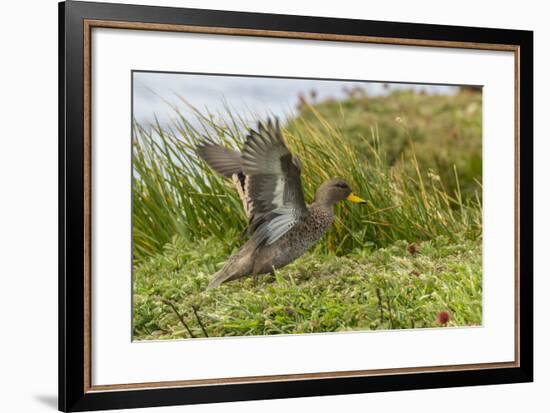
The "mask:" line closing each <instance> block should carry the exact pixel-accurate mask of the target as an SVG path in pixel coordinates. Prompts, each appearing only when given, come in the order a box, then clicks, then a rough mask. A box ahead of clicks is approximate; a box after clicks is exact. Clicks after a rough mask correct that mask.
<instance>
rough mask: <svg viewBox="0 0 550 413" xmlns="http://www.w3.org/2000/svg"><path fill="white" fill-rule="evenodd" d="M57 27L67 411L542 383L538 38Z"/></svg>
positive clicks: (75, 11)
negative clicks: (537, 263) (536, 205)
mask: <svg viewBox="0 0 550 413" xmlns="http://www.w3.org/2000/svg"><path fill="white" fill-rule="evenodd" d="M59 17H60V18H59V24H60V28H59V33H60V36H59V48H60V61H59V62H60V65H59V67H60V71H59V84H60V93H59V97H60V99H59V100H60V110H59V125H60V132H59V153H60V174H59V177H60V178H59V179H60V211H59V213H60V229H59V231H60V261H59V262H60V273H59V292H60V293H59V297H60V302H59V306H60V311H59V395H60V397H59V409H60V410H62V411H83V410H98V409H110V408H131V407H147V406H163V405H174V404H191V403H214V402H224V401H236V400H252V399H269V398H288V397H303V396H316V395H333V394H348V393H361V392H379V391H393V390H406V389H424V388H435V387H451V386H468V385H482V384H497V383H514V382H527V381H532V379H533V342H532V339H533V337H532V336H533V333H532V331H533V330H532V329H533V315H532V300H533V298H532V293H533V287H532V280H533V278H532V277H533V272H532V254H533V252H532V251H533V250H532V232H533V223H532V208H533V204H532V186H533V184H532V150H533V146H532V145H533V119H532V117H533V107H532V98H533V66H532V64H533V33H532V32H529V31H517V30H504V29H486V28H472V27H452V26H439V25H427V24H410V23H394V22H379V21H363V20H347V19H332V18H318V17H305V16H289V15H270V14H256V13H240V12H226V11H223V12H222V11H214V10H198V9H179V8H164V7H149V6H135V5H119V4H101V3H88V2H74V1H70V2H65V3H60V5H59Z"/></svg>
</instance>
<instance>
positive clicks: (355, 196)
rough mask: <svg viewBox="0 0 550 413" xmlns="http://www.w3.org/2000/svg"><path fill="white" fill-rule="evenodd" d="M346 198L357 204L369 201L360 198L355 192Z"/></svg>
mask: <svg viewBox="0 0 550 413" xmlns="http://www.w3.org/2000/svg"><path fill="white" fill-rule="evenodd" d="M346 199H347V200H348V201H351V202H353V203H355V204H366V203H367V201H365V200H364V199H363V198H359V197H358V196H357V195H355V194H354V193H351V194H349V195H348V197H347V198H346Z"/></svg>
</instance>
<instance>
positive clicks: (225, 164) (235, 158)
mask: <svg viewBox="0 0 550 413" xmlns="http://www.w3.org/2000/svg"><path fill="white" fill-rule="evenodd" d="M197 153H198V154H199V156H200V157H201V158H202V159H204V161H205V162H206V163H207V164H208V166H210V168H212V169H213V170H215V171H216V172H217V173H219V174H220V175H222V176H225V177H226V178H231V177H232V176H233V175H236V174H238V173H239V172H242V170H243V168H242V165H241V154H240V153H239V152H237V151H234V150H232V149H228V148H226V147H224V146H221V145H220V144H218V143H214V142H211V141H209V140H206V139H205V140H204V141H202V142H201V144H200V145H198V146H197Z"/></svg>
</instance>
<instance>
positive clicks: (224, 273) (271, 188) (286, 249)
mask: <svg viewBox="0 0 550 413" xmlns="http://www.w3.org/2000/svg"><path fill="white" fill-rule="evenodd" d="M196 152H197V154H198V156H199V157H200V158H202V159H203V160H204V161H205V162H206V164H207V165H208V166H209V167H210V168H211V169H212V170H214V171H215V172H216V173H217V174H219V175H221V176H222V177H224V178H227V179H229V180H231V181H233V183H234V186H235V187H236V189H237V192H238V194H239V196H240V198H241V201H242V203H243V208H244V211H245V214H246V217H247V219H248V226H247V229H246V232H245V234H246V235H248V240H247V241H246V242H245V243H244V244H243V245H242V247H241V248H239V249H238V250H237V251H236V252H235V253H234V254H233V255H231V256H230V257H229V258H228V259H227V261H226V262H225V263H224V265H223V266H222V268H221V269H220V270H219V271H218V272H216V273H215V274H214V275H213V277H212V280H211V281H210V284H209V285H208V288H215V287H218V286H220V285H221V284H223V283H226V282H228V281H233V280H236V279H239V278H241V277H246V276H259V275H263V274H270V273H271V274H273V273H274V271H275V270H276V269H278V268H282V267H284V266H286V265H288V264H290V263H291V262H293V261H295V260H296V259H297V258H299V257H301V256H302V255H303V254H305V253H306V252H307V251H308V250H309V249H310V248H311V247H312V246H313V245H315V244H316V243H317V242H318V241H319V240H320V239H321V238H322V236H323V235H324V234H325V233H326V232H327V231H328V230H329V228H330V227H331V225H332V222H333V220H334V212H333V206H334V205H335V204H336V203H337V202H340V201H344V200H347V201H350V202H352V203H357V204H367V201H365V200H364V199H362V198H360V197H359V196H357V195H355V194H354V193H353V192H352V190H351V187H350V185H349V184H348V183H347V182H346V181H345V180H343V179H340V178H333V179H329V180H327V181H325V182H323V183H322V184H321V185H320V186H319V187H318V189H317V191H316V193H315V196H314V198H313V202H311V203H310V204H309V205H307V204H306V202H305V199H304V192H303V188H302V180H301V163H300V160H299V159H298V158H297V157H296V156H294V155H293V154H292V153H291V151H290V150H289V148H288V146H287V144H286V142H285V140H284V138H283V134H282V132H281V128H280V125H279V120H278V119H277V118H275V119H274V120H272V119H271V118H270V119H268V120H267V122H262V121H259V122H258V123H257V127H256V128H255V129H253V128H250V129H249V130H248V133H247V135H246V137H245V140H244V145H243V147H242V150H241V152H238V151H236V150H233V149H229V148H227V147H225V146H223V145H221V144H219V143H216V142H214V141H212V140H210V139H208V138H204V139H203V140H202V141H201V142H200V143H199V144H198V145H197V147H196Z"/></svg>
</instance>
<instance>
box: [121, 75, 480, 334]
mask: <svg viewBox="0 0 550 413" xmlns="http://www.w3.org/2000/svg"><path fill="white" fill-rule="evenodd" d="M482 96H483V93H482V87H481V86H477V85H440V84H408V83H397V82H391V81H390V80H389V81H388V82H372V81H368V80H362V79H310V78H284V77H267V76H249V75H247V76H245V75H234V74H231V75H227V74H220V73H183V72H182V73H178V72H162V71H158V72H157V71H140V70H134V71H132V148H131V151H132V340H133V341H148V340H181V339H193V338H221V337H240V336H265V335H275V334H286V335H289V334H312V333H349V332H354V331H363V332H364V331H374V330H393V329H428V328H430V329H431V328H475V327H480V326H483V290H482V285H483V273H482V189H483V180H482V175H483V174H482V171H483V169H482Z"/></svg>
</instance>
